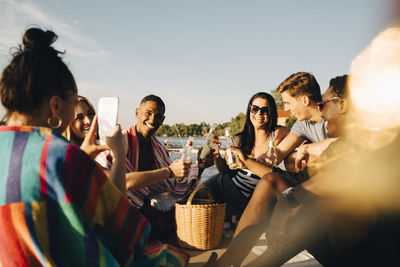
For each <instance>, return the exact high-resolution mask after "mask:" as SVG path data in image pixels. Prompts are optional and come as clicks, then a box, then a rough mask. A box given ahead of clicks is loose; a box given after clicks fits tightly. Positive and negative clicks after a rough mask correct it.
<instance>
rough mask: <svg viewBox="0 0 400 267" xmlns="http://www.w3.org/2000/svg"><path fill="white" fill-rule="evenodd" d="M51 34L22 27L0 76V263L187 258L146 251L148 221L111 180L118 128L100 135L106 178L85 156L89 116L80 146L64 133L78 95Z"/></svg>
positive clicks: (161, 249) (117, 168)
mask: <svg viewBox="0 0 400 267" xmlns="http://www.w3.org/2000/svg"><path fill="white" fill-rule="evenodd" d="M56 39H57V35H55V33H53V32H52V31H43V30H41V29H38V28H30V29H28V30H27V31H26V32H25V34H24V36H23V45H21V46H19V48H18V50H17V51H16V52H15V53H13V58H12V59H11V62H10V63H9V64H8V65H7V66H6V67H5V69H4V71H3V73H2V75H1V78H0V95H1V102H2V104H3V105H4V107H5V108H6V111H7V123H6V125H4V126H0V151H1V153H0V265H2V266H43V265H51V266H53V265H56V266H58V265H63V266H86V265H89V266H100V265H101V266H119V265H135V266H158V265H170V264H171V263H170V262H169V261H170V260H172V261H173V264H174V265H175V266H177V265H178V266H179V265H185V264H186V261H187V255H186V254H185V253H183V252H181V251H179V250H178V249H176V248H174V247H172V246H168V245H163V246H158V247H153V248H151V249H145V242H146V240H147V237H148V235H149V233H150V226H149V224H148V223H147V221H146V220H145V219H144V217H143V216H142V215H141V214H140V213H139V212H138V211H137V210H136V209H135V208H134V207H133V206H131V205H130V202H129V200H128V199H127V198H126V197H125V196H124V194H123V193H121V191H124V190H125V189H124V188H120V189H118V188H117V187H116V186H115V185H114V184H113V182H112V181H111V180H113V181H114V182H115V181H119V183H116V184H125V156H124V152H123V146H122V135H121V131H120V128H119V126H118V127H117V129H116V131H115V132H114V134H113V136H111V137H108V138H106V139H105V141H106V143H107V145H108V147H109V148H110V150H111V151H112V152H113V154H114V162H113V165H112V169H111V171H110V179H108V178H107V177H106V176H105V174H104V173H103V171H102V170H101V169H100V168H99V167H98V166H97V165H96V163H95V162H94V161H93V160H92V157H93V156H95V154H96V152H95V149H92V150H91V149H90V147H93V146H94V139H93V136H94V133H95V131H96V119H95V118H94V123H92V126H91V128H90V130H89V135H88V137H87V138H86V139H85V140H84V142H83V144H82V145H83V147H84V148H89V149H88V150H81V149H80V148H79V147H78V146H76V145H74V144H71V143H69V142H68V141H67V140H66V139H65V138H64V137H62V135H61V133H62V132H63V131H64V130H65V129H66V128H67V126H68V125H70V123H71V121H72V120H73V118H74V109H75V106H76V104H77V100H78V95H77V87H76V83H75V80H74V77H73V75H72V73H71V72H70V70H69V69H68V67H67V65H66V64H65V63H64V62H63V61H62V60H61V58H60V56H59V55H60V52H59V51H57V50H55V49H54V48H53V47H52V46H51V45H52V43H53V42H54V41H55V40H56ZM84 151H88V152H89V153H92V154H91V155H90V156H89V155H88V154H86V153H85V152H84ZM120 190H121V191H120Z"/></svg>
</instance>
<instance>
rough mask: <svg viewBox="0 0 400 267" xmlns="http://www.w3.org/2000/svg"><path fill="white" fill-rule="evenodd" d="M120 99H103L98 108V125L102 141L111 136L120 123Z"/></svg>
mask: <svg viewBox="0 0 400 267" xmlns="http://www.w3.org/2000/svg"><path fill="white" fill-rule="evenodd" d="M118 105H119V99H118V97H101V98H100V99H99V108H98V124H99V137H100V140H101V138H102V137H103V136H111V135H113V133H114V131H115V127H116V125H117V121H118Z"/></svg>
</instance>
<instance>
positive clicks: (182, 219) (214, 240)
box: [175, 187, 226, 250]
mask: <svg viewBox="0 0 400 267" xmlns="http://www.w3.org/2000/svg"><path fill="white" fill-rule="evenodd" d="M200 190H205V191H206V192H207V195H208V199H193V198H194V197H195V195H196V194H197V192H199V191H200ZM225 206H226V203H215V202H214V198H213V196H212V194H211V192H210V190H209V189H208V188H207V187H197V188H196V189H195V190H194V191H193V192H192V193H191V194H190V196H189V198H188V200H187V203H182V202H180V203H179V202H178V203H176V204H175V220H176V234H177V242H178V245H179V246H181V247H184V248H192V249H193V248H194V249H200V250H207V249H213V248H215V247H216V246H218V245H219V243H220V242H221V237H222V231H223V227H224V219H225Z"/></svg>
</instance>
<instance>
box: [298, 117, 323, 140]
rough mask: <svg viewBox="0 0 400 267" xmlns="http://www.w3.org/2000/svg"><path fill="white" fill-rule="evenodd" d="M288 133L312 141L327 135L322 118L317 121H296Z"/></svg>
mask: <svg viewBox="0 0 400 267" xmlns="http://www.w3.org/2000/svg"><path fill="white" fill-rule="evenodd" d="M290 133H291V134H294V135H297V136H300V137H303V138H304V139H307V140H308V141H310V142H313V143H316V142H321V141H323V140H325V139H326V138H327V137H328V136H327V131H326V124H325V119H324V118H322V119H321V120H320V121H319V122H313V121H310V120H303V121H296V122H295V123H294V125H293V127H292V129H291V130H290Z"/></svg>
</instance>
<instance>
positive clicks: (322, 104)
mask: <svg viewBox="0 0 400 267" xmlns="http://www.w3.org/2000/svg"><path fill="white" fill-rule="evenodd" d="M338 100H339V97H334V98H331V99H329V100H326V101H324V102H321V103H318V104H317V107H318V109H319V111H322V110H323V109H324V107H325V105H326V104H328V103H329V102H332V101H335V102H336V101H338Z"/></svg>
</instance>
